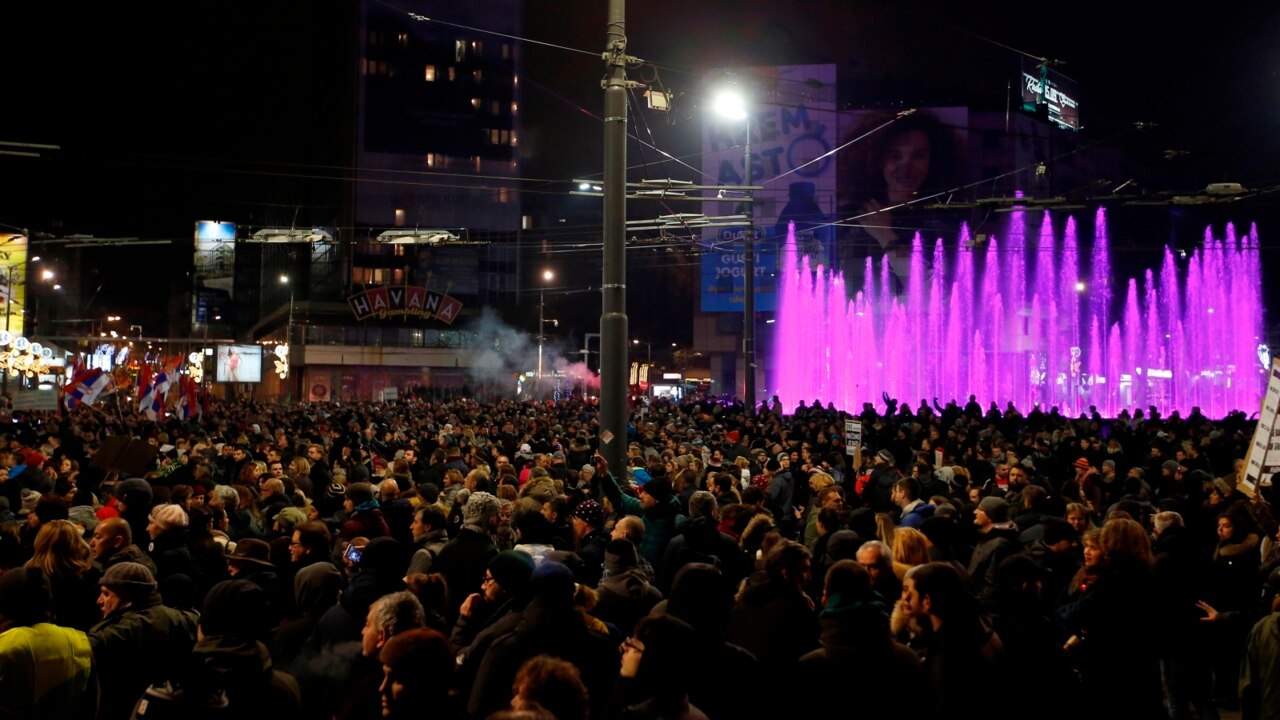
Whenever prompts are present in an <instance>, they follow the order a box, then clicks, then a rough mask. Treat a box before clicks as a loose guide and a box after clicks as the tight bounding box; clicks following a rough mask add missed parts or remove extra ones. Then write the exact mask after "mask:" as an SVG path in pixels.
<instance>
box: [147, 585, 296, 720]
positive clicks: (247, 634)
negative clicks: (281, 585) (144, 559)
mask: <svg viewBox="0 0 1280 720" xmlns="http://www.w3.org/2000/svg"><path fill="white" fill-rule="evenodd" d="M267 603H268V595H267V593H266V592H265V591H263V589H262V588H261V587H258V586H257V585H255V584H253V583H251V582H249V581H247V580H224V581H222V582H220V583H218V584H216V585H214V586H213V588H212V589H210V590H209V593H208V595H207V596H206V597H205V601H204V609H203V612H202V613H201V614H200V636H199V639H198V640H197V641H196V644H195V647H194V648H192V650H191V655H190V657H189V658H187V659H186V661H185V662H182V663H180V664H179V665H178V666H177V667H175V668H173V669H171V672H170V673H169V678H170V679H169V680H168V681H166V682H163V683H159V684H156V685H152V686H151V687H149V688H147V691H146V694H145V695H144V696H143V700H144V701H145V704H141V703H140V704H139V707H138V718H139V720H145V718H147V717H149V716H151V715H152V714H155V713H156V712H157V710H159V709H160V707H159V706H162V705H163V706H167V707H166V709H167V710H170V711H173V712H175V713H177V712H180V711H181V712H185V713H188V714H190V716H192V717H201V716H202V715H203V713H204V712H205V711H207V710H208V709H209V708H210V707H211V706H214V707H219V708H225V710H224V711H225V712H229V713H230V714H233V715H235V717H238V718H249V719H250V720H278V719H279V718H297V717H300V716H301V714H302V694H301V691H300V690H299V689H298V683H297V681H296V680H294V679H293V677H292V676H290V675H288V674H287V673H284V672H281V671H279V670H276V669H275V667H274V666H273V665H272V660H271V654H270V653H269V652H268V651H267V646H266V645H264V644H263V643H262V641H261V640H260V639H259V638H260V637H261V635H262V633H263V631H264V630H265V625H266V618H267ZM215 703H216V705H215ZM223 703H225V705H224V704H223ZM166 715H168V714H167V713H166Z"/></svg>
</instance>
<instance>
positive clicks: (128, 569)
mask: <svg viewBox="0 0 1280 720" xmlns="http://www.w3.org/2000/svg"><path fill="white" fill-rule="evenodd" d="M98 584H99V585H101V586H103V587H106V588H110V589H111V590H113V591H115V593H116V594H117V595H120V596H123V597H128V598H134V597H138V596H140V595H146V594H148V593H150V592H151V591H152V590H155V589H156V579H155V576H153V575H152V574H151V571H150V570H148V569H147V566H146V565H143V564H142V563H136V562H122V563H116V564H114V565H112V566H111V567H109V568H107V571H106V572H105V573H103V574H102V579H101V580H99V581H98Z"/></svg>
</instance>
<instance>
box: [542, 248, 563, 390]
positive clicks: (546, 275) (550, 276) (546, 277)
mask: <svg viewBox="0 0 1280 720" xmlns="http://www.w3.org/2000/svg"><path fill="white" fill-rule="evenodd" d="M555 276H556V274H555V273H553V272H551V271H550V270H543V271H542V282H543V285H542V287H539V288H538V380H541V379H542V341H543V334H542V326H543V324H544V323H546V322H547V320H546V316H545V315H544V311H545V309H546V304H547V297H546V291H547V289H546V283H549V282H551V281H552V280H554V279H555ZM552 322H554V323H555V324H556V325H559V324H560V322H559V321H558V320H552Z"/></svg>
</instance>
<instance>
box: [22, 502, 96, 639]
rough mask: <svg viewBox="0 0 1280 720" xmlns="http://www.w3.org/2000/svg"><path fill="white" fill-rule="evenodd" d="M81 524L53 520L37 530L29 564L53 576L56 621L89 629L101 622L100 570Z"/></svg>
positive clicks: (81, 628)
mask: <svg viewBox="0 0 1280 720" xmlns="http://www.w3.org/2000/svg"><path fill="white" fill-rule="evenodd" d="M91 555H92V553H91V551H90V550H89V543H87V542H85V540H84V536H83V535H82V534H81V533H80V528H78V527H76V526H75V524H73V523H71V522H70V521H68V520H52V521H50V522H48V523H45V524H44V525H42V526H41V527H40V531H39V532H38V533H36V540H35V554H34V555H32V557H31V559H30V560H28V561H27V565H26V566H27V567H37V568H40V569H41V570H43V571H44V574H45V575H47V576H48V577H49V584H50V587H51V589H52V591H53V621H54V623H55V624H58V625H61V626H63V627H72V628H76V629H77V630H88V629H89V628H91V627H93V625H94V624H95V623H97V622H98V620H99V619H101V618H100V615H101V613H99V612H98V605H97V599H98V587H97V584H98V573H97V572H95V571H94V570H93V559H92V557H91Z"/></svg>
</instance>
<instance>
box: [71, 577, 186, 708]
mask: <svg viewBox="0 0 1280 720" xmlns="http://www.w3.org/2000/svg"><path fill="white" fill-rule="evenodd" d="M99 584H100V585H101V586H102V594H101V595H100V596H99V598H98V605H99V607H101V608H102V615H103V617H102V622H100V623H98V624H97V625H94V626H93V627H92V628H90V630H89V646H90V647H91V648H92V649H93V659H94V665H95V666H96V667H97V669H98V681H99V688H100V690H101V700H100V704H99V712H98V717H99V718H100V719H101V720H125V719H127V718H128V717H129V716H130V715H131V714H132V712H133V706H134V704H135V703H136V702H137V701H138V698H140V697H142V693H143V691H144V690H146V688H147V686H148V685H150V684H151V683H153V682H159V681H161V680H163V679H164V676H165V674H166V673H167V672H168V671H169V670H170V669H171V668H173V667H174V666H176V665H178V664H179V663H181V662H183V661H184V659H185V658H186V657H187V656H188V655H189V654H190V652H191V648H192V646H194V645H195V642H196V619H197V615H196V613H195V612H192V611H181V610H174V609H172V608H168V607H165V606H164V605H163V604H162V603H161V600H160V593H159V592H158V591H157V590H156V580H155V577H153V576H152V575H151V571H150V570H148V569H146V568H145V567H143V566H142V565H139V564H138V563H130V562H123V563H117V564H115V565H112V566H111V567H110V568H108V569H107V572H106V573H104V574H103V576H102V580H100V581H99Z"/></svg>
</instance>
